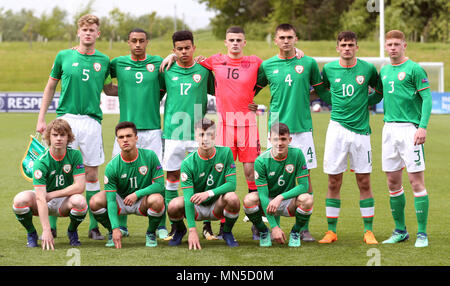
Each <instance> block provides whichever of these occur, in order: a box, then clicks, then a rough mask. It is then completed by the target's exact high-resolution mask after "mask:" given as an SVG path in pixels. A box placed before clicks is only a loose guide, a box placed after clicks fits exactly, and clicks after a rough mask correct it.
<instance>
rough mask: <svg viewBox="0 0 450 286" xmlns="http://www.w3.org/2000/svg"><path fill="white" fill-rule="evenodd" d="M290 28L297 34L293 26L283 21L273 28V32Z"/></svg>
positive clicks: (289, 29)
mask: <svg viewBox="0 0 450 286" xmlns="http://www.w3.org/2000/svg"><path fill="white" fill-rule="evenodd" d="M291 30H292V31H294V33H295V35H297V30H296V29H295V27H294V26H292V25H291V24H288V23H283V24H280V25H278V26H277V27H276V28H275V34H276V33H278V31H291Z"/></svg>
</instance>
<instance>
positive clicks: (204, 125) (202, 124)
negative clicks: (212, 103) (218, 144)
mask: <svg viewBox="0 0 450 286" xmlns="http://www.w3.org/2000/svg"><path fill="white" fill-rule="evenodd" d="M194 128H195V129H196V130H197V129H202V130H204V131H206V130H208V129H210V128H212V129H213V130H215V129H216V123H215V122H214V120H211V119H209V118H206V117H203V118H202V119H200V120H199V121H197V122H196V123H195V125H194Z"/></svg>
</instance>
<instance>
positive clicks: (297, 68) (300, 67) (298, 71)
mask: <svg viewBox="0 0 450 286" xmlns="http://www.w3.org/2000/svg"><path fill="white" fill-rule="evenodd" d="M304 70H305V68H304V67H303V66H302V65H298V66H295V71H296V72H297V73H299V74H301V73H302V72H303V71H304Z"/></svg>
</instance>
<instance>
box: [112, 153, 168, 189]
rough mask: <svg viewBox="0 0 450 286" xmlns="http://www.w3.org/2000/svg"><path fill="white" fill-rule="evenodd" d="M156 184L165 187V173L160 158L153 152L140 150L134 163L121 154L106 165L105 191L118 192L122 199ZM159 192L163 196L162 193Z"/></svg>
mask: <svg viewBox="0 0 450 286" xmlns="http://www.w3.org/2000/svg"><path fill="white" fill-rule="evenodd" d="M155 182H156V183H160V184H161V185H164V173H163V170H162V167H161V163H160V162H159V160H158V156H156V153H155V152H154V151H152V150H147V149H138V155H137V157H136V159H134V160H133V161H125V160H124V159H123V158H122V155H121V153H119V154H117V155H116V156H114V158H112V159H111V161H110V162H109V163H108V165H106V169H105V182H104V183H105V190H106V191H107V192H108V191H109V192H117V194H118V195H119V196H120V197H121V198H126V197H127V196H128V195H130V194H132V193H135V192H138V191H139V190H143V189H145V188H146V187H148V186H150V185H152V184H153V183H155ZM158 192H159V193H161V194H162V191H158ZM138 197H139V195H138Z"/></svg>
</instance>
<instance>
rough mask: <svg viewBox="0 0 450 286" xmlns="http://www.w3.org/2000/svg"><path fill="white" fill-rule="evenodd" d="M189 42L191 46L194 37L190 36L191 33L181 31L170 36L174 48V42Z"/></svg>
mask: <svg viewBox="0 0 450 286" xmlns="http://www.w3.org/2000/svg"><path fill="white" fill-rule="evenodd" d="M187 40H190V41H191V42H192V44H194V35H192V32H191V31H187V30H183V31H177V32H175V33H173V35H172V42H173V46H174V47H175V42H181V41H187Z"/></svg>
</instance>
